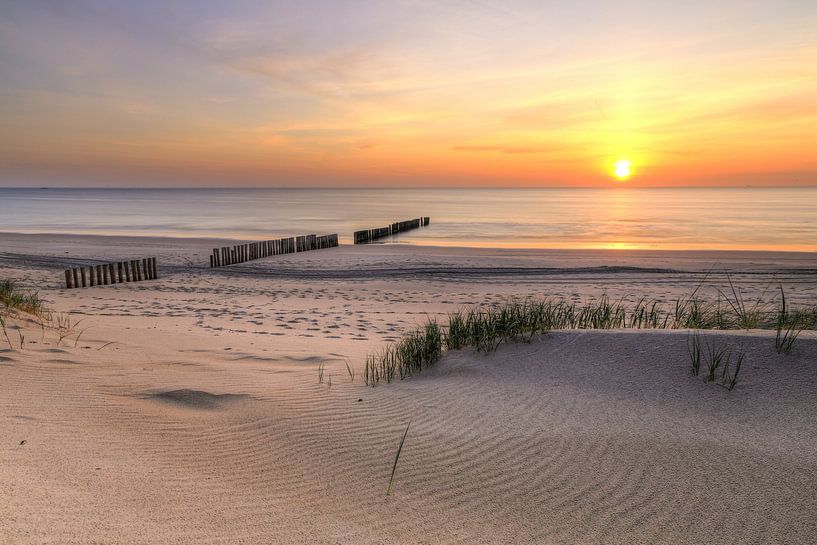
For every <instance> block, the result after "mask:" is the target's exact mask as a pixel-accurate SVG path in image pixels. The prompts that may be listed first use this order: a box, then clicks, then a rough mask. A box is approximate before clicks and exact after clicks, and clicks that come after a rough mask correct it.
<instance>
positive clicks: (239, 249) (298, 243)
mask: <svg viewBox="0 0 817 545" xmlns="http://www.w3.org/2000/svg"><path fill="white" fill-rule="evenodd" d="M337 245H338V235H337V234H333V235H322V236H318V235H302V236H299V237H289V238H279V239H276V240H263V241H261V242H248V243H246V244H237V245H235V246H233V247H229V246H225V247H223V248H213V254H212V255H211V256H210V267H224V266H225V265H235V264H236V263H244V262H246V261H252V260H253V259H261V258H262V257H269V256H273V255H280V254H291V253H294V252H306V251H309V250H322V249H324V248H334V247H335V246H337Z"/></svg>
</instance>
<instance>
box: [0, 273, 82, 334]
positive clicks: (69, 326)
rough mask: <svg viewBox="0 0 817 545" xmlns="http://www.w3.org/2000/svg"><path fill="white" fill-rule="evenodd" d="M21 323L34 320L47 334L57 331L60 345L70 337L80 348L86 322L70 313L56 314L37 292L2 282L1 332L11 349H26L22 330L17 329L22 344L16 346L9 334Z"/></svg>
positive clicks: (0, 302) (12, 282)
mask: <svg viewBox="0 0 817 545" xmlns="http://www.w3.org/2000/svg"><path fill="white" fill-rule="evenodd" d="M19 320H23V321H26V320H27V321H33V322H34V323H36V324H37V325H38V326H39V327H40V329H41V330H42V332H43V335H45V331H46V330H52V331H53V332H55V333H56V335H57V338H58V340H57V346H59V345H60V344H61V343H62V342H63V341H65V340H66V339H69V338H70V339H72V340H73V341H74V345H75V346H76V345H77V344H78V343H79V339H80V337H81V336H82V334H83V333H84V331H85V330H84V329H83V330H80V329H79V325H80V323H81V322H82V320H73V319H71V317H70V316H69V315H68V314H65V313H57V312H54V311H52V310H51V308H49V307H48V305H46V303H45V301H43V300H42V299H41V298H40V296H39V294H38V293H37V292H36V291H33V290H26V289H24V288H22V287H20V286H19V284H17V283H16V282H14V281H12V280H0V331H2V333H3V338H5V340H6V342H7V343H8V344H9V347H14V346H17V345H19V347H20V349H23V348H24V346H25V340H26V337H25V335H24V334H23V331H22V329H20V327H19V326H15V328H16V330H17V336H18V341H19V342H18V343H16V344H13V343H12V340H11V338H10V337H9V334H8V329H9V323H10V322H11V321H19Z"/></svg>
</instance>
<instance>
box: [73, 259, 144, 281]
mask: <svg viewBox="0 0 817 545" xmlns="http://www.w3.org/2000/svg"><path fill="white" fill-rule="evenodd" d="M156 278H159V274H158V271H157V270H156V258H155V257H145V258H142V259H130V260H128V261H115V262H113V263H105V264H102V265H91V266H90V267H79V268H75V269H66V271H65V287H66V288H68V289H73V288H86V287H91V286H105V285H108V284H122V283H125V282H141V281H142V280H154V279H156Z"/></svg>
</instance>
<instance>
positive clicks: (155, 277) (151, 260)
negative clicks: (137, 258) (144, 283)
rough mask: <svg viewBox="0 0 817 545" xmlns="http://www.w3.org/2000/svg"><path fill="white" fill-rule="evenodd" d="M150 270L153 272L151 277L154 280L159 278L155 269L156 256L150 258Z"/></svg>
mask: <svg viewBox="0 0 817 545" xmlns="http://www.w3.org/2000/svg"><path fill="white" fill-rule="evenodd" d="M150 271H151V273H153V279H154V280H156V279H157V278H159V271H157V270H156V258H155V257H151V258H150Z"/></svg>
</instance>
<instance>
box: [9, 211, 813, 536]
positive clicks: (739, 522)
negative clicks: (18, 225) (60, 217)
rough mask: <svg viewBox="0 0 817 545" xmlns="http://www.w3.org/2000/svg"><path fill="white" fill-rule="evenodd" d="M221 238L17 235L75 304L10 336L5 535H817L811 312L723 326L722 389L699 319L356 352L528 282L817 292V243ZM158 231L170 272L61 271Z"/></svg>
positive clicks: (43, 279)
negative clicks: (68, 325) (755, 326)
mask: <svg viewBox="0 0 817 545" xmlns="http://www.w3.org/2000/svg"><path fill="white" fill-rule="evenodd" d="M432 221H433V218H432ZM432 225H433V223H432ZM231 243H234V241H228V240H219V239H207V238H192V237H190V238H166V237H136V236H117V237H106V236H94V235H47V234H12V233H6V234H0V276H2V277H3V278H10V279H13V280H16V281H18V282H20V283H21V284H23V285H24V286H32V287H37V288H38V289H39V291H40V295H41V296H42V297H43V298H44V299H45V300H46V301H47V302H48V304H49V305H50V306H51V307H52V308H53V309H54V310H55V311H56V312H60V313H66V314H67V315H70V316H71V318H72V319H73V320H77V321H79V320H81V322H80V323H79V324H78V325H77V326H76V328H75V330H74V335H73V337H71V336H69V337H67V338H65V339H62V340H61V341H60V340H59V339H57V338H55V336H54V334H53V333H52V332H47V331H46V332H41V331H40V330H39V329H38V328H37V326H36V324H33V323H27V322H25V321H21V322H19V324H18V325H19V326H20V327H21V328H22V329H21V330H20V331H21V332H22V334H23V335H24V337H25V339H24V340H22V341H20V340H19V339H18V337H17V335H18V333H17V330H12V332H11V333H10V336H11V341H10V342H9V343H5V341H3V340H2V339H0V392H2V393H1V394H0V436H2V437H4V441H3V442H2V445H0V457H1V458H2V459H3V461H4V463H3V464H2V467H1V468H0V488H2V490H3V494H4V497H5V500H4V501H3V502H2V503H1V504H0V520H2V523H0V542H3V543H5V542H8V543H61V544H62V543H298V544H300V543H304V544H307V543H310V544H311V543H314V544H318V543H322V544H323V543H332V544H334V543H342V544H364V543H365V544H377V543H384V544H385V543H388V544H415V543H429V544H432V543H433V544H449V543H450V544H454V543H463V544H464V543H469V544H470V543H486V544H488V543H490V544H494V543H497V544H498V543H531V544H540V543H588V544H590V543H628V544H633V543H667V544H676V543H690V544H692V543H703V542H706V543H803V544H805V543H810V542H811V540H812V538H810V537H809V536H813V535H814V534H815V533H817V516H815V513H817V496H815V494H814V490H817V429H816V428H815V426H814V424H813V415H814V414H815V410H817V395H815V394H817V366H815V365H814V364H815V361H817V335H815V333H814V332H810V331H804V332H803V333H802V334H801V337H800V338H799V339H798V341H797V344H796V346H795V349H794V350H793V351H792V352H791V353H790V354H779V353H777V352H776V351H775V346H774V331H760V330H750V331H718V332H707V333H706V335H707V338H708V339H718V340H719V341H720V342H724V343H727V344H729V345H732V346H735V347H739V348H740V349H741V350H742V351H744V352H745V353H746V354H747V360H746V362H745V364H744V365H745V368H744V370H743V371H742V380H741V382H740V383H739V384H738V386H737V387H736V388H735V389H734V390H733V391H728V390H727V389H725V388H721V387H719V386H718V385H716V384H706V383H704V381H703V379H702V378H701V377H692V376H690V373H689V370H688V358H689V356H688V354H687V348H688V345H687V341H688V333H689V332H688V331H683V330H679V331H673V330H653V331H648V330H613V331H557V332H551V333H548V334H546V335H542V336H539V337H536V338H535V339H532V340H531V341H530V342H519V343H509V344H504V345H502V346H500V347H499V348H498V349H497V350H496V351H495V352H491V353H488V354H484V353H477V352H475V351H474V350H472V349H465V350H460V351H452V352H450V353H447V354H445V355H444V356H443V359H442V360H441V361H440V362H439V363H437V365H435V366H434V367H433V368H431V369H428V370H426V371H424V372H423V373H421V374H418V375H416V376H412V377H410V378H408V379H406V380H403V381H397V382H394V383H391V384H380V385H378V386H377V387H375V388H372V387H368V386H366V385H365V384H364V383H363V378H362V375H363V364H364V361H365V359H366V356H367V354H370V353H372V352H375V351H378V350H381V349H382V348H383V347H384V346H385V345H387V344H388V343H389V342H393V341H396V340H398V339H399V338H400V336H401V335H402V334H404V333H406V332H410V331H412V330H413V329H414V328H416V327H417V326H418V325H420V324H422V323H424V322H425V320H426V319H428V318H435V317H443V316H445V315H446V314H447V313H450V312H454V311H456V310H457V309H460V308H464V307H469V306H473V305H485V304H491V303H499V302H502V301H506V300H509V299H511V298H522V299H524V298H529V297H556V298H565V299H568V300H573V301H577V302H582V301H587V300H593V299H598V298H599V297H601V296H603V295H607V296H608V297H609V298H611V299H614V300H624V301H630V302H635V301H638V300H639V299H641V298H644V297H646V298H650V299H656V300H658V301H660V302H662V303H664V304H666V305H672V304H673V301H674V300H675V299H676V298H678V297H682V296H684V295H688V294H689V293H692V292H693V291H694V290H696V289H699V290H700V293H701V294H703V295H706V296H708V297H716V296H717V293H718V291H717V290H718V288H721V289H727V287H728V286H729V284H728V282H729V281H731V282H732V283H733V285H735V286H737V287H738V289H739V290H741V293H742V294H743V295H744V296H745V297H746V298H747V299H752V298H758V297H762V298H766V299H769V300H774V298H775V297H776V293H777V292H776V290H778V286H781V285H782V286H783V287H784V288H785V289H786V297H787V299H788V300H789V301H790V302H791V304H794V305H797V304H809V305H813V304H814V301H817V274H815V271H817V255H815V253H814V252H763V251H714V250H709V251H694V250H688V251H656V250H615V251H612V250H594V249H587V250H568V249H559V250H548V249H512V248H503V249H492V248H462V247H434V246H421V245H407V244H371V245H362V246H353V245H348V244H342V245H341V246H340V247H338V248H331V249H326V250H320V251H312V252H303V253H295V254H288V255H279V256H273V257H269V258H264V259H259V260H256V261H251V262H247V263H243V264H240V265H233V266H229V267H222V268H217V269H210V268H208V267H207V261H206V259H207V255H208V254H209V253H210V252H211V251H212V249H213V248H215V247H220V246H224V245H227V244H231ZM80 256H81V257H80ZM144 256H155V257H157V260H158V264H159V271H158V272H159V278H158V279H157V280H151V281H145V282H139V283H131V284H118V285H110V286H97V287H93V288H86V289H74V290H66V289H64V284H63V282H64V277H63V275H62V271H63V269H66V268H70V267H77V266H81V265H90V264H96V263H102V262H107V261H111V260H118V259H123V258H126V257H133V258H136V257H144ZM725 271H726V272H728V277H727V275H726V273H725ZM78 335H79V337H78V338H76V337H77V336H78ZM58 341H59V342H58ZM20 344H22V348H21V347H20V346H19V345H20ZM321 370H322V373H323V376H322V377H321V378H320V379H319V373H321ZM409 422H410V426H409V430H408V433H407V435H406V440H405V445H404V448H403V449H402V452H401V455H400V459H399V465H398V466H397V469H396V473H395V477H394V482H393V491H392V493H391V494H390V495H389V496H387V495H386V489H387V485H388V483H389V479H390V474H391V471H392V465H393V462H394V458H395V451H396V450H397V448H398V444H399V443H400V439H401V436H402V434H403V433H404V431H405V430H406V426H407V425H409Z"/></svg>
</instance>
